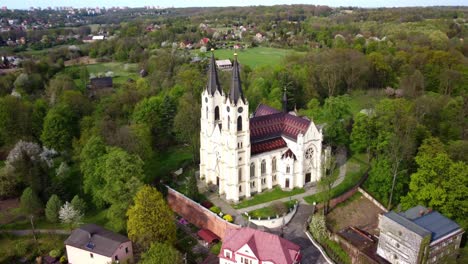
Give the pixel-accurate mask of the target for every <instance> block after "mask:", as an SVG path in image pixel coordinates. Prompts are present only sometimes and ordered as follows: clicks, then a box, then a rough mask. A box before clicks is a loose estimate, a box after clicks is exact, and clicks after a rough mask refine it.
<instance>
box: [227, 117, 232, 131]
mask: <svg viewBox="0 0 468 264" xmlns="http://www.w3.org/2000/svg"><path fill="white" fill-rule="evenodd" d="M229 129H231V117H230V116H228V130H229Z"/></svg>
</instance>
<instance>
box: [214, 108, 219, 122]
mask: <svg viewBox="0 0 468 264" xmlns="http://www.w3.org/2000/svg"><path fill="white" fill-rule="evenodd" d="M214 114H215V121H218V120H219V107H215V113H214Z"/></svg>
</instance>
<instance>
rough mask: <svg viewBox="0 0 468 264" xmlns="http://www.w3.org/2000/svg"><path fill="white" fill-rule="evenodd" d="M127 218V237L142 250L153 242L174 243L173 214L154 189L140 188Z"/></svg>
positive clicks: (174, 227)
mask: <svg viewBox="0 0 468 264" xmlns="http://www.w3.org/2000/svg"><path fill="white" fill-rule="evenodd" d="M127 216H128V222H127V231H128V237H129V238H130V239H131V240H132V241H133V242H135V243H136V244H137V245H139V246H140V247H142V248H143V249H148V248H149V247H150V245H151V243H153V242H167V243H168V244H173V243H174V242H175V239H176V226H175V223H174V214H173V212H172V211H171V209H170V208H169V206H168V205H167V204H166V201H165V200H164V198H163V196H162V194H161V193H160V192H158V191H157V190H156V189H155V188H153V187H151V186H148V185H145V186H143V187H141V188H140V189H139V190H138V192H137V194H136V195H135V197H134V205H133V206H131V207H130V209H128V212H127Z"/></svg>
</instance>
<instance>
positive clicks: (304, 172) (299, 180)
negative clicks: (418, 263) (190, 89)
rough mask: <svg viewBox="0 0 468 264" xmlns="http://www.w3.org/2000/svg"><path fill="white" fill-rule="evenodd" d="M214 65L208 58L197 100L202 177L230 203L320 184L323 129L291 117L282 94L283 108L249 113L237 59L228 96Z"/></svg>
mask: <svg viewBox="0 0 468 264" xmlns="http://www.w3.org/2000/svg"><path fill="white" fill-rule="evenodd" d="M226 63H227V62H226ZM217 65H218V67H219V65H220V64H219V63H218V61H216V62H215V59H214V55H213V54H212V56H211V62H210V63H209V71H208V83H207V85H206V88H205V89H204V91H203V92H202V98H201V99H202V102H201V106H202V107H201V120H200V122H201V127H200V178H201V179H204V181H205V183H206V184H208V185H210V184H212V185H216V188H217V189H218V193H219V194H220V195H223V196H224V195H225V199H226V200H229V201H234V202H238V201H239V199H240V198H248V197H251V196H252V195H255V194H256V193H261V192H263V191H265V190H271V189H272V188H273V186H279V187H281V188H282V189H286V190H290V189H293V188H296V187H298V188H303V187H304V186H305V185H306V184H312V183H314V182H315V183H316V182H318V181H319V180H320V177H321V169H320V168H321V162H322V140H323V135H322V127H320V126H316V125H315V124H314V122H313V121H311V120H309V119H307V118H303V117H299V116H296V115H294V114H291V113H289V112H288V109H287V108H288V106H287V102H288V99H287V96H286V92H285V93H284V95H283V98H282V102H283V109H282V110H277V109H274V108H272V107H269V106H266V105H262V104H260V105H259V106H258V107H257V109H256V111H255V112H254V113H253V115H250V113H249V102H248V101H247V99H246V98H245V97H244V93H243V90H242V81H241V78H240V70H239V63H238V62H237V56H236V55H235V59H234V64H233V66H232V80H231V85H230V90H229V92H228V93H225V92H224V91H223V89H222V87H221V86H220V83H219V79H218V73H217Z"/></svg>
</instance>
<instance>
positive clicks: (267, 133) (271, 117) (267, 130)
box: [250, 107, 310, 143]
mask: <svg viewBox="0 0 468 264" xmlns="http://www.w3.org/2000/svg"><path fill="white" fill-rule="evenodd" d="M258 110H260V111H258ZM268 111H269V110H268V109H267V108H266V107H262V108H260V109H257V112H256V116H254V117H252V118H250V141H251V142H252V143H256V142H259V141H264V140H268V139H273V138H277V137H282V136H283V137H287V138H289V139H291V140H294V141H296V140H297V136H298V135H299V134H305V132H306V131H307V129H308V128H309V125H310V120H307V119H304V118H301V117H298V116H294V115H291V114H289V113H283V112H278V113H274V114H266V113H267V112H268ZM257 113H258V114H259V115H257Z"/></svg>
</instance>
